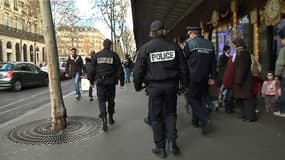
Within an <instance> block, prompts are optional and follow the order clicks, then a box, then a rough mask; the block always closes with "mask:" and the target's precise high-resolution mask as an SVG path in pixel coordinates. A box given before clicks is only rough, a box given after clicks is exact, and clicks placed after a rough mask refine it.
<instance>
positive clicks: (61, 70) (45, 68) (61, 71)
mask: <svg viewBox="0 0 285 160" xmlns="http://www.w3.org/2000/svg"><path fill="white" fill-rule="evenodd" d="M41 70H42V71H45V72H47V73H48V65H45V66H42V67H41ZM59 77H60V79H61V80H65V79H68V78H69V77H66V76H65V62H59Z"/></svg>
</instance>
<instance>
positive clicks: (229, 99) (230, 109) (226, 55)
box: [218, 45, 234, 113]
mask: <svg viewBox="0 0 285 160" xmlns="http://www.w3.org/2000/svg"><path fill="white" fill-rule="evenodd" d="M230 52H231V47H230V46H228V45H225V46H224V48H223V54H222V55H221V56H220V58H219V62H218V85H219V86H221V87H222V88H221V95H220V100H221V101H224V104H225V112H226V113H234V99H233V90H232V88H227V87H224V85H222V84H224V74H225V70H226V67H227V65H228V61H229V59H230V57H231V56H230ZM231 60H232V59H231ZM232 76H233V75H232Z"/></svg>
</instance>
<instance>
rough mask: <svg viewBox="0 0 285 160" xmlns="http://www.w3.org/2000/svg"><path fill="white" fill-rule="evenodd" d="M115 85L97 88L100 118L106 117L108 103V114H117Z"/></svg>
mask: <svg viewBox="0 0 285 160" xmlns="http://www.w3.org/2000/svg"><path fill="white" fill-rule="evenodd" d="M115 93H116V86H115V85H98V86H97V96H98V101H99V109H100V117H101V116H103V115H106V113H107V109H106V102H107V103H108V113H109V114H114V113H115V101H114V99H115Z"/></svg>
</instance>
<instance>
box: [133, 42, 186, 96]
mask: <svg viewBox="0 0 285 160" xmlns="http://www.w3.org/2000/svg"><path fill="white" fill-rule="evenodd" d="M133 74H134V85H135V89H136V90H137V91H139V90H141V89H142V83H152V82H161V81H169V82H174V83H177V84H178V82H179V80H180V82H181V84H182V85H183V86H185V84H186V83H187V82H186V78H187V76H186V74H187V67H186V63H185V59H184V56H183V53H182V50H181V48H180V47H179V46H178V45H176V44H174V43H170V42H168V41H167V40H165V39H164V38H163V37H157V38H154V39H152V40H151V41H149V42H148V43H146V44H145V45H143V46H142V47H141V48H140V49H139V50H138V53H137V58H136V62H135V65H134V69H133Z"/></svg>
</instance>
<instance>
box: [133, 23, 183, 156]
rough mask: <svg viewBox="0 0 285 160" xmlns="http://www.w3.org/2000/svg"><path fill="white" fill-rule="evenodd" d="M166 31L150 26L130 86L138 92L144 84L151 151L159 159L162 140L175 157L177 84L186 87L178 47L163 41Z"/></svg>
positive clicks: (176, 149)
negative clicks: (146, 40) (152, 137)
mask: <svg viewBox="0 0 285 160" xmlns="http://www.w3.org/2000/svg"><path fill="white" fill-rule="evenodd" d="M165 33H166V30H165V28H164V25H163V23H162V22H161V21H160V20H156V21H153V22H152V23H151V26H150V36H151V37H152V40H150V41H149V42H148V43H146V44H144V45H143V46H142V47H141V48H140V49H139V51H138V54H137V59H136V63H135V66H134V70H133V74H134V86H135V89H136V91H140V90H142V88H143V87H142V86H143V83H147V87H148V97H149V103H148V104H149V116H150V117H149V118H150V123H151V126H152V129H153V135H154V143H155V147H154V148H153V149H152V152H153V153H154V154H156V155H158V156H160V157H161V158H165V157H166V156H167V155H166V150H165V147H166V139H167V142H168V144H169V150H170V151H171V152H172V153H173V154H174V155H176V154H179V153H180V149H179V148H178V146H177V144H176V139H177V129H176V119H177V114H176V105H177V86H178V84H179V81H181V84H182V85H185V84H186V82H185V81H186V80H185V78H186V73H187V67H186V64H185V60H184V57H183V53H182V50H181V48H179V46H178V45H176V44H174V43H170V42H168V41H166V40H165V37H164V36H165Z"/></svg>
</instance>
